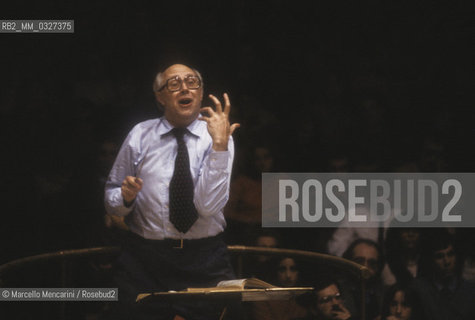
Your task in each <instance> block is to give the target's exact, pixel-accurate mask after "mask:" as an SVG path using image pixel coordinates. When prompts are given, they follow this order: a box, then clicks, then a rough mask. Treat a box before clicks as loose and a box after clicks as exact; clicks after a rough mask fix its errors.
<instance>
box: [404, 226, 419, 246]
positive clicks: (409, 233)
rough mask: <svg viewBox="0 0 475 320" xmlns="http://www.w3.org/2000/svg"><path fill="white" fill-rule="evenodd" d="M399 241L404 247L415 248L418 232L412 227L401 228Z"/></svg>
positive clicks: (417, 241) (417, 243)
mask: <svg viewBox="0 0 475 320" xmlns="http://www.w3.org/2000/svg"><path fill="white" fill-rule="evenodd" d="M400 237H401V242H402V245H403V247H404V248H406V249H415V248H417V246H418V245H419V232H418V231H417V230H414V229H402V230H401V233H400Z"/></svg>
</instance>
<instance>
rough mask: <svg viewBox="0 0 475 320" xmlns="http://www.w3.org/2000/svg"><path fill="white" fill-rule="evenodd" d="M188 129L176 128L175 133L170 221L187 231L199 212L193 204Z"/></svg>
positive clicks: (179, 228)
mask: <svg viewBox="0 0 475 320" xmlns="http://www.w3.org/2000/svg"><path fill="white" fill-rule="evenodd" d="M186 131H187V129H183V128H174V129H173V130H172V133H173V135H174V136H175V138H176V141H177V143H178V151H177V155H176V158H175V169H174V171H173V177H172V180H171V181H170V192H169V193H170V199H169V200H170V222H171V223H173V225H174V226H175V228H176V229H177V230H178V231H180V232H183V233H186V232H187V231H188V230H189V229H190V228H191V226H192V225H193V224H194V223H195V221H196V220H197V219H198V212H197V211H196V208H195V205H194V204H193V189H194V185H193V179H192V177H191V172H190V159H189V157H188V149H187V148H186V144H185V140H184V139H183V136H184V134H185V133H186Z"/></svg>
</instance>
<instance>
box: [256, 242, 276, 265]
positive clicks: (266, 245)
mask: <svg viewBox="0 0 475 320" xmlns="http://www.w3.org/2000/svg"><path fill="white" fill-rule="evenodd" d="M256 246H258V247H264V248H276V247H277V239H276V238H274V237H272V236H260V237H258V238H257V240H256ZM256 258H257V261H258V262H260V263H263V262H266V261H268V260H269V259H270V257H269V256H262V255H259V256H257V257H256Z"/></svg>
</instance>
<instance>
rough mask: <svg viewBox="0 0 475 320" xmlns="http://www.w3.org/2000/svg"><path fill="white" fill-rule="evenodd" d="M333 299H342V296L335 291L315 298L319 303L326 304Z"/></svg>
mask: <svg viewBox="0 0 475 320" xmlns="http://www.w3.org/2000/svg"><path fill="white" fill-rule="evenodd" d="M333 300H335V301H337V302H340V301H343V297H342V296H341V293H340V292H337V293H335V294H331V295H328V296H324V297H321V298H320V299H318V300H317V302H318V303H319V304H327V303H330V302H332V301H333Z"/></svg>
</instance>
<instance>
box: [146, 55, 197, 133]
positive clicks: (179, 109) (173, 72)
mask: <svg viewBox="0 0 475 320" xmlns="http://www.w3.org/2000/svg"><path fill="white" fill-rule="evenodd" d="M189 76H196V77H197V76H198V75H197V74H196V73H195V72H194V71H193V70H192V69H191V68H189V67H187V66H185V65H182V64H174V65H172V66H170V67H168V69H166V70H165V71H164V72H163V75H162V77H163V80H164V81H163V83H162V86H163V85H165V87H164V88H163V89H161V90H159V91H158V92H155V96H156V98H157V100H158V102H160V103H161V104H162V105H163V107H164V110H165V118H166V119H167V120H168V121H169V122H170V123H171V124H172V125H173V126H175V127H186V126H188V125H189V124H190V123H191V122H193V121H194V120H195V119H196V118H197V117H198V115H199V113H200V108H201V101H202V100H203V86H202V85H201V86H200V87H199V88H197V89H190V88H188V86H187V83H186V81H184V80H185V78H186V77H189ZM174 77H178V78H179V79H180V80H181V81H182V82H181V87H180V89H179V90H177V91H170V90H169V89H168V88H167V86H166V82H167V81H168V80H169V79H172V78H174ZM180 80H179V81H180Z"/></svg>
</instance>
